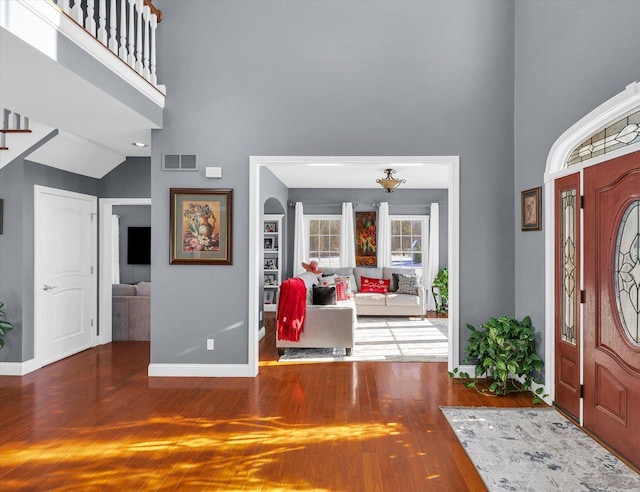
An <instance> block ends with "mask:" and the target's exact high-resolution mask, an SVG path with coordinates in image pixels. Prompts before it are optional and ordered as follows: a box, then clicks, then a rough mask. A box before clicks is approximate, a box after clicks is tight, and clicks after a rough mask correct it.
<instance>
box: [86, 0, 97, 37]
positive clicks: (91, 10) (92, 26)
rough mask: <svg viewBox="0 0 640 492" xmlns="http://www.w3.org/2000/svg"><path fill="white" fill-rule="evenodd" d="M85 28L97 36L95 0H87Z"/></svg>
mask: <svg viewBox="0 0 640 492" xmlns="http://www.w3.org/2000/svg"><path fill="white" fill-rule="evenodd" d="M84 28H85V29H86V30H87V31H89V32H90V33H91V35H92V36H93V37H94V38H95V37H96V19H95V0H87V17H86V18H85V19H84Z"/></svg>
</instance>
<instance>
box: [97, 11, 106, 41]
mask: <svg viewBox="0 0 640 492" xmlns="http://www.w3.org/2000/svg"><path fill="white" fill-rule="evenodd" d="M96 38H97V39H98V41H100V42H101V43H102V44H104V45H105V46H106V45H107V0H100V1H99V3H98V35H97V36H96Z"/></svg>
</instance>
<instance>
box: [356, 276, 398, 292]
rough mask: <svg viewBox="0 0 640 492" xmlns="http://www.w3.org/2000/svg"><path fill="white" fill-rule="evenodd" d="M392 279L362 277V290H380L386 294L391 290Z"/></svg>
mask: <svg viewBox="0 0 640 492" xmlns="http://www.w3.org/2000/svg"><path fill="white" fill-rule="evenodd" d="M390 283H391V279H382V278H369V277H360V285H361V286H362V288H361V289H360V292H378V293H380V294H386V293H387V292H389V284H390Z"/></svg>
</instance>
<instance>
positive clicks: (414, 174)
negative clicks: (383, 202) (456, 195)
mask: <svg viewBox="0 0 640 492" xmlns="http://www.w3.org/2000/svg"><path fill="white" fill-rule="evenodd" d="M369 159H370V160H369V161H367V158H366V157H363V158H357V159H355V158H340V157H324V158H322V157H313V158H308V160H305V159H304V158H300V159H299V160H297V161H296V162H292V161H286V162H269V163H268V164H266V167H267V168H268V169H269V170H270V171H271V172H272V173H273V174H274V175H275V176H276V177H277V178H278V179H280V181H282V182H283V183H284V184H285V185H286V186H287V187H288V188H377V187H379V186H380V185H379V184H378V183H376V179H379V178H384V177H385V173H384V170H385V169H386V168H392V169H395V170H396V174H395V175H394V178H396V179H405V180H406V183H404V184H401V185H400V186H399V188H398V189H402V188H405V189H428V188H447V187H448V183H449V166H448V165H447V164H445V163H444V162H438V159H437V158H433V157H430V158H425V159H424V160H423V161H422V162H421V161H420V158H409V159H408V160H411V161H412V162H398V161H399V160H407V159H406V158H395V159H394V158H393V157H389V158H385V157H379V156H376V157H371V158H369Z"/></svg>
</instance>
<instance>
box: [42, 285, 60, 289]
mask: <svg viewBox="0 0 640 492" xmlns="http://www.w3.org/2000/svg"><path fill="white" fill-rule="evenodd" d="M57 287H58V286H57V285H47V284H44V285H43V286H42V290H51V289H56V288H57Z"/></svg>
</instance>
